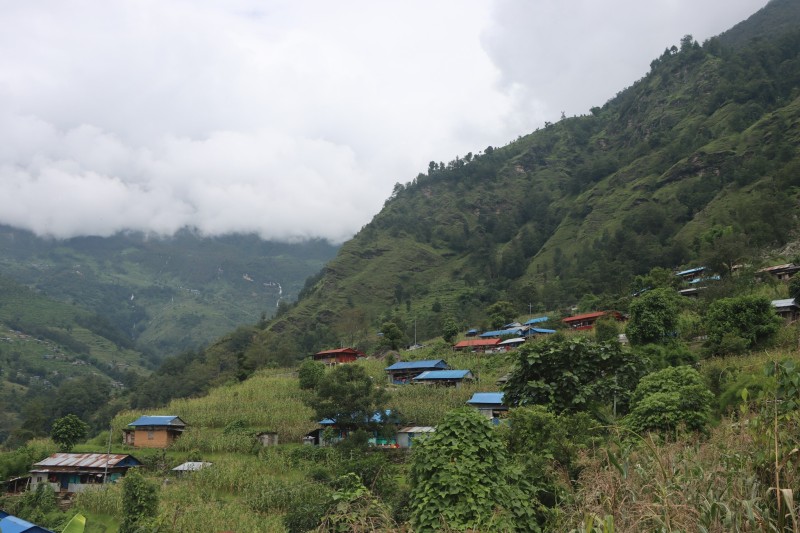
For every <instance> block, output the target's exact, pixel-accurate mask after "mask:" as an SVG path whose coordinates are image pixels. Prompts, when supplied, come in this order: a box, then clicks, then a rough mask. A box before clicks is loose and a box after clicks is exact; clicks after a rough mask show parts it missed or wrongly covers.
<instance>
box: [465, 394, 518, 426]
mask: <svg viewBox="0 0 800 533" xmlns="http://www.w3.org/2000/svg"><path fill="white" fill-rule="evenodd" d="M467 405H470V406H472V407H474V408H475V409H477V410H478V412H479V413H480V414H482V415H483V416H485V417H486V418H488V419H490V420H492V421H493V422H494V423H495V424H497V423H498V422H499V420H500V417H501V416H502V415H503V413H506V412H507V411H508V406H507V405H505V404H504V403H503V393H502V392H476V393H475V394H473V395H472V398H470V399H469V400H467Z"/></svg>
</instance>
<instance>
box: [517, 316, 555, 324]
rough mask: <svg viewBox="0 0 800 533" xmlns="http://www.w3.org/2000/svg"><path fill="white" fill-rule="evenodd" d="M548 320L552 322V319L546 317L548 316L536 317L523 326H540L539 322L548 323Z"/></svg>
mask: <svg viewBox="0 0 800 533" xmlns="http://www.w3.org/2000/svg"><path fill="white" fill-rule="evenodd" d="M548 320H550V318H549V317H546V316H538V317H536V318H531V319H530V320H528V321H527V322H525V324H523V325H524V326H530V325H531V324H538V323H539V322H547V321H548Z"/></svg>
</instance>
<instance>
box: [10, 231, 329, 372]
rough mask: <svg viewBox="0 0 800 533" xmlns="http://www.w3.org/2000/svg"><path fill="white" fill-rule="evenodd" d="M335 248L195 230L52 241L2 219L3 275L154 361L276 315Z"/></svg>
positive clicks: (320, 244) (324, 245)
mask: <svg viewBox="0 0 800 533" xmlns="http://www.w3.org/2000/svg"><path fill="white" fill-rule="evenodd" d="M335 251H336V247H335V246H333V245H330V244H329V243H327V242H326V241H309V242H306V243H297V244H285V243H276V242H267V241H263V240H261V239H259V238H258V237H256V236H253V235H231V236H225V237H202V236H200V235H197V234H194V233H192V232H190V231H188V230H187V231H183V232H180V233H178V234H177V235H174V236H172V237H169V238H155V237H148V236H146V235H142V234H136V233H125V234H117V235H114V236H112V237H102V238H101V237H77V238H72V239H66V240H53V239H46V238H39V237H36V236H34V235H33V234H31V233H29V232H27V231H23V230H19V229H15V228H10V227H0V275H6V276H8V277H9V278H11V279H14V280H15V281H17V282H18V283H21V284H23V285H25V286H28V287H30V288H31V289H33V290H35V291H38V292H39V293H42V294H43V295H46V296H48V297H50V298H52V299H54V300H58V301H62V302H67V303H74V304H76V305H78V306H80V307H82V308H83V309H86V310H88V311H91V312H93V313H95V314H96V315H98V316H102V317H103V319H104V320H105V321H106V322H107V325H108V326H109V327H110V328H112V329H115V330H116V331H115V334H116V335H118V336H120V337H124V338H126V339H127V340H128V341H129V342H130V343H131V344H135V345H136V347H137V348H138V349H139V350H141V351H143V352H145V353H146V354H148V356H149V357H150V359H152V360H153V361H154V362H158V361H160V360H161V359H162V358H163V357H165V356H169V355H175V354H177V353H179V352H181V351H183V350H186V349H189V348H196V347H199V346H203V345H205V344H206V343H208V342H209V341H211V340H213V339H215V338H217V337H219V336H220V335H223V334H224V333H225V332H227V331H230V330H231V329H233V328H235V327H236V326H238V325H239V324H243V323H253V322H256V321H258V320H259V318H261V317H269V316H271V315H272V314H273V312H274V311H275V309H276V308H277V306H278V304H279V302H282V301H287V300H288V301H290V300H293V299H294V298H295V297H296V295H297V293H298V291H299V290H300V288H301V287H302V284H303V281H304V280H305V279H306V278H307V277H308V276H310V275H311V274H313V273H315V272H317V271H318V270H319V269H320V268H321V266H322V265H323V264H324V263H325V262H326V261H327V260H328V259H329V258H330V257H332V256H333V254H334V253H335ZM41 325H46V324H41Z"/></svg>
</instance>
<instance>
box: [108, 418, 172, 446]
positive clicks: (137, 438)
mask: <svg viewBox="0 0 800 533" xmlns="http://www.w3.org/2000/svg"><path fill="white" fill-rule="evenodd" d="M184 429H186V422H184V421H183V420H181V419H180V418H179V417H177V416H174V415H167V416H140V417H139V418H138V419H136V420H135V421H133V422H131V423H130V424H128V428H127V429H125V430H124V431H123V442H124V443H125V444H129V445H131V446H134V447H136V448H166V447H167V446H169V445H170V444H172V443H173V442H175V439H177V438H178V437H180V436H181V433H183V430H184Z"/></svg>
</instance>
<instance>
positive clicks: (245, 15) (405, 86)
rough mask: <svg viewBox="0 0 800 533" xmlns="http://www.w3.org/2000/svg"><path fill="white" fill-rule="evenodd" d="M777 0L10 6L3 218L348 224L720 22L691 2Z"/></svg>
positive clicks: (147, 227) (225, 228)
mask: <svg viewBox="0 0 800 533" xmlns="http://www.w3.org/2000/svg"><path fill="white" fill-rule="evenodd" d="M763 3H764V1H763V0H707V1H706V2H699V3H691V2H689V0H658V1H655V2H652V3H649V2H648V3H646V5H647V9H650V10H652V11H654V12H656V13H660V15H661V16H664V17H665V20H667V21H669V22H670V24H674V26H677V27H678V28H679V29H677V30H674V35H671V36H670V37H671V38H670V39H666V38H664V37H662V36H661V35H659V36H657V37H655V38H650V39H647V32H648V30H646V29H644V30H636V28H637V24H639V23H640V22H641V21H644V24H645V26H646V25H647V24H655V22H657V21H656V20H655V17H656V16H657V15H653V14H652V13H650V12H649V11H648V10H647V9H645V8H644V7H641V8H637V7H636V6H638V5H639V4H638V3H635V2H632V1H628V2H625V1H622V0H615V1H610V2H604V3H603V6H606V8H607V9H608V10H610V11H611V12H613V13H612V14H613V15H614V17H616V18H614V17H610V16H608V17H607V16H606V15H604V14H603V13H602V12H601V11H599V10H598V9H599V8H597V7H592V6H593V5H594V4H593V3H591V2H589V1H588V0H582V1H577V2H555V1H553V0H548V1H542V2H538V1H537V2H527V1H524V2H523V1H521V0H496V1H495V2H493V3H488V2H484V1H482V0H446V1H442V2H436V3H430V2H423V1H421V0H416V1H408V2H403V3H402V4H389V3H378V2H372V1H367V0H360V1H354V2H346V3H338V2H327V1H322V0H311V1H307V2H289V1H277V0H274V1H270V2H260V1H259V2H257V1H255V0H236V1H234V2H215V1H211V0H207V1H199V0H198V1H175V2H163V1H160V0H149V1H144V2H125V1H110V2H99V3H98V2H95V3H87V2H79V1H74V2H73V1H64V0H50V1H47V0H43V1H41V2H19V3H14V4H10V5H9V6H5V7H4V16H3V17H2V19H0V52H2V53H0V190H2V194H0V223H4V224H10V225H13V226H17V227H22V228H26V229H30V230H32V231H34V232H36V233H38V234H41V235H50V236H55V237H58V238H66V237H71V236H76V235H101V236H105V235H111V234H113V233H115V232H118V231H124V230H139V231H145V232H149V233H155V234H161V235H168V234H171V233H174V232H175V231H177V230H179V229H181V228H183V227H191V228H196V229H197V230H198V231H200V232H202V233H204V234H207V235H218V234H225V233H231V232H255V233H258V234H259V235H261V236H262V237H264V238H270V239H280V240H297V239H303V238H307V237H324V238H328V239H330V240H332V241H336V242H339V241H342V240H345V239H347V238H348V237H350V236H351V235H352V234H353V233H354V232H355V231H357V230H358V228H360V227H361V226H362V225H363V224H365V223H366V222H368V221H369V219H370V218H371V217H372V216H373V215H374V214H375V213H377V211H378V210H379V209H380V206H381V205H382V203H383V201H384V200H385V198H386V197H388V195H389V194H390V192H391V190H392V185H393V184H394V183H395V182H405V181H409V180H410V179H412V178H413V176H414V175H416V173H417V172H419V171H421V170H424V169H425V168H426V167H427V161H429V160H437V161H438V160H448V159H452V158H453V157H455V156H456V155H463V154H465V153H466V152H468V151H472V152H477V151H480V150H482V149H483V148H485V147H486V146H487V145H497V144H503V143H505V142H507V141H509V140H511V139H513V138H514V137H516V136H517V135H520V134H525V133H527V132H529V131H530V130H532V129H534V128H535V127H537V126H538V125H541V124H542V123H543V121H544V120H553V119H554V118H555V116H557V114H558V113H560V111H561V110H565V111H567V112H568V113H570V114H572V113H581V112H585V111H587V110H588V107H589V106H591V105H598V104H602V103H603V102H604V101H605V100H606V99H607V98H608V97H609V96H611V94H608V93H610V92H613V91H616V90H618V89H620V88H621V87H622V85H624V84H629V83H630V82H632V81H633V80H634V79H636V78H637V77H639V76H641V75H642V74H643V73H644V71H645V70H646V67H642V62H643V64H644V65H646V64H647V63H649V61H650V59H652V58H653V57H655V56H656V55H658V52H657V51H658V50H663V48H664V47H665V46H667V45H668V44H670V43H672V42H675V41H677V39H678V38H680V36H681V35H683V33H691V32H696V33H698V37H707V36H710V35H711V34H713V33H707V34H703V33H702V32H703V31H706V29H703V30H701V31H700V30H695V29H694V27H695V26H691V27H685V28H684V26H685V25H681V24H679V22H680V21H679V20H677V19H678V18H679V17H678V15H675V13H678V12H679V11H680V10H681V9H684V8H686V9H688V6H690V5H692V6H695V7H694V8H693V10H694V16H693V17H685V22H686V23H687V24H688V23H690V22H692V21H697V20H711V19H714V20H716V21H717V24H721V23H720V22H719V19H720V17H719V16H718V13H717V12H716V11H719V10H720V9H724V10H729V11H731V10H732V11H736V9H738V10H739V11H736V14H735V15H731V17H736V18H733V19H732V20H731V21H730V22H724V24H725V25H724V26H719V27H718V28H714V33H716V32H718V31H721V30H722V29H725V28H726V27H727V26H730V25H731V24H732V23H734V22H736V21H738V20H740V19H741V18H744V16H746V15H747V14H749V13H750V12H753V11H755V10H756V9H757V8H758V7H761V5H763ZM567 4H569V5H570V6H571V8H570V7H569V6H567ZM704 4H708V6H704ZM564 6H567V7H564ZM731 6H733V7H731ZM734 7H735V8H736V9H734ZM712 9H715V10H716V11H714V12H713V13H712V11H711V10H712ZM741 11H744V14H739V12H741ZM665 25H666V24H665ZM670 27H672V26H670ZM709 27H710V26H709ZM621 31H626V32H628V35H627V37H626V38H621V37H620V36H619V35H618V34H617V33H615V32H621ZM665 31H666V30H665ZM676 36H677V37H676ZM640 40H641V41H646V42H647V43H650V44H648V46H652V47H653V48H652V49H653V50H655V51H656V52H651V51H650V50H649V49H648V50H647V51H646V52H644V55H642V52H640V53H639V55H637V54H635V53H633V52H632V50H633V51H635V50H636V49H637V48H641V45H639V44H638V43H639V41H640ZM653 43H655V44H653ZM626 45H627V46H626ZM598 54H599V55H598ZM615 54H616V55H615ZM634 56H635V57H634ZM642 57H644V59H642ZM617 64H620V65H622V67H625V68H622V67H620V69H619V70H620V72H616V68H615V65H617ZM587 80H589V81H587ZM591 80H603V81H604V82H605V84H603V83H599V82H598V83H594V82H592V81H591ZM621 84H622V85H621Z"/></svg>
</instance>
